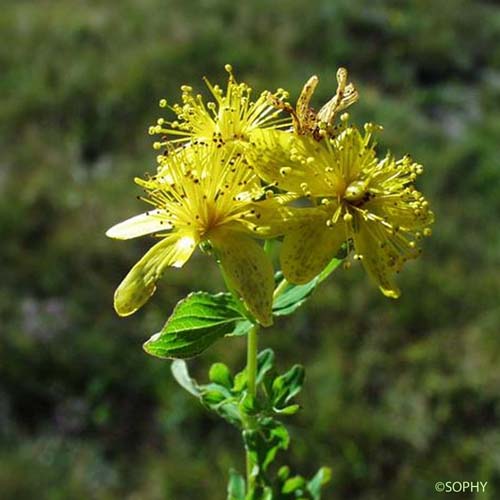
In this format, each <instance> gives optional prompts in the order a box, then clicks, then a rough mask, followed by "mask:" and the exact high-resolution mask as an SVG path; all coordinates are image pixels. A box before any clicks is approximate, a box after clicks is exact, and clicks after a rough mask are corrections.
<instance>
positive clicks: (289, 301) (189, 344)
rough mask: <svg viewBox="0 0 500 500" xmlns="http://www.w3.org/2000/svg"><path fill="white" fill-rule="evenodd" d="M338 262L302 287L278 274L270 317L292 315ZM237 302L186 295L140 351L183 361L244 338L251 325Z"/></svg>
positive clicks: (222, 295)
mask: <svg viewBox="0 0 500 500" xmlns="http://www.w3.org/2000/svg"><path fill="white" fill-rule="evenodd" d="M341 262H342V261H341V260H339V259H333V260H332V261H331V262H330V264H329V265H328V266H327V267H326V268H325V270H324V271H323V272H322V273H321V274H320V275H319V276H317V277H316V278H314V279H313V280H311V281H310V282H309V283H306V284H305V285H291V284H289V283H286V282H284V281H283V278H282V275H281V273H278V274H277V275H276V281H277V282H278V288H277V289H280V290H282V293H281V294H279V295H277V296H276V297H275V299H274V303H273V315H274V316H286V315H288V314H292V313H293V312H294V311H295V310H296V309H298V308H299V307H300V306H301V305H303V304H304V303H305V302H306V301H307V299H308V298H309V297H310V296H311V294H312V293H313V291H314V290H315V288H316V286H317V285H318V284H319V283H321V281H323V280H324V279H325V278H326V277H327V276H328V275H329V274H330V273H331V272H333V271H334V270H335V269H336V268H337V267H338V265H339V264H340V263H341ZM237 300H238V299H235V298H234V297H233V296H232V295H231V294H229V293H218V294H210V293H207V292H194V293H190V294H189V295H188V296H187V297H186V298H185V299H183V300H181V301H179V303H178V304H177V306H176V307H175V309H174V311H173V312H172V315H171V316H170V318H169V319H168V320H167V322H166V323H165V325H164V326H163V328H162V330H161V331H160V332H159V333H156V334H155V335H153V336H152V337H151V338H150V339H149V340H148V341H147V342H145V343H144V346H143V347H144V350H145V351H146V352H147V353H148V354H151V355H153V356H156V357H159V358H177V359H187V358H192V357H194V356H197V355H199V354H201V353H202V352H203V351H204V350H205V349H207V348H208V347H210V346H211V345H212V344H213V343H214V342H216V341H217V340H219V339H220V338H222V337H225V336H232V335H246V334H247V333H248V331H249V330H250V328H252V326H253V324H252V322H251V321H250V320H249V319H248V317H247V316H246V315H245V314H243V312H242V304H241V303H240V302H238V301H237Z"/></svg>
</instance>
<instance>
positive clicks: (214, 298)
mask: <svg viewBox="0 0 500 500" xmlns="http://www.w3.org/2000/svg"><path fill="white" fill-rule="evenodd" d="M242 319H245V318H243V317H242V315H241V313H240V312H239V311H238V309H237V307H236V306H235V304H234V300H233V298H232V297H231V295H230V294H228V293H219V294H217V295H211V294H209V293H206V292H195V293H191V294H189V295H188V296H187V297H186V298H185V299H183V300H181V301H180V302H179V303H178V304H177V306H176V307H175V309H174V311H173V313H172V315H171V316H170V318H169V319H168V320H167V322H166V323H165V326H164V327H163V329H162V331H161V332H160V333H157V334H156V335H153V336H152V337H151V338H150V339H149V340H148V341H147V342H145V343H144V346H143V347H144V350H145V351H146V352H147V353H148V354H151V355H153V356H157V357H159V358H190V357H193V356H197V355H198V354H200V353H201V352H203V351H204V350H205V349H207V348H208V347H210V346H211V345H212V344H213V343H214V342H215V341H217V340H218V339H220V338H221V337H224V336H225V335H229V334H231V333H233V332H234V330H235V328H236V327H237V325H238V323H239V322H241V321H242Z"/></svg>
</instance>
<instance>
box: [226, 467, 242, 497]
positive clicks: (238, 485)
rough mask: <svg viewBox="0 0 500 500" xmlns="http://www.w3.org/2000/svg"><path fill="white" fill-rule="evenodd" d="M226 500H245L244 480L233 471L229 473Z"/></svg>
mask: <svg viewBox="0 0 500 500" xmlns="http://www.w3.org/2000/svg"><path fill="white" fill-rule="evenodd" d="M227 500H245V480H244V479H243V477H242V476H241V475H240V474H238V473H237V472H236V471H235V470H233V469H231V470H230V471H229V483H228V485H227Z"/></svg>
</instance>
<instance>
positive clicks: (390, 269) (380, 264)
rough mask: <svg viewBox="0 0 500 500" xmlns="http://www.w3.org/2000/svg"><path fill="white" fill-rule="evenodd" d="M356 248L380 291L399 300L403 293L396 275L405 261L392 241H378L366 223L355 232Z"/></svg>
mask: <svg viewBox="0 0 500 500" xmlns="http://www.w3.org/2000/svg"><path fill="white" fill-rule="evenodd" d="M371 224H372V225H373V223H371ZM382 245H383V246H382ZM354 246H355V248H356V253H357V254H358V255H360V256H361V262H362V264H363V267H364V268H365V270H366V272H367V273H368V275H369V276H370V277H371V278H372V279H373V280H374V281H375V283H376V284H377V285H378V286H379V288H380V291H381V292H382V293H383V294H384V295H385V296H386V297H389V298H391V299H397V298H398V297H399V296H400V295H401V291H400V289H399V287H398V286H397V285H396V283H395V281H394V274H395V273H396V272H397V271H398V270H399V268H400V267H401V266H402V262H403V261H402V256H401V255H398V254H396V253H395V251H394V250H393V248H392V245H391V242H390V240H389V239H387V240H385V241H384V240H382V239H377V238H376V237H375V235H374V229H373V227H372V228H371V227H370V223H368V222H364V223H363V224H360V228H359V230H358V231H357V232H354ZM415 256H416V255H413V256H412V257H415Z"/></svg>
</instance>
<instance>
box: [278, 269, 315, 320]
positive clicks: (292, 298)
mask: <svg viewBox="0 0 500 500" xmlns="http://www.w3.org/2000/svg"><path fill="white" fill-rule="evenodd" d="M318 283H319V279H318V277H316V278H314V279H313V280H311V281H310V282H309V283H306V284H305V285H292V284H291V283H288V285H286V288H285V291H284V292H283V293H281V294H280V295H278V297H276V299H275V301H274V303H273V314H274V315H275V316H287V315H289V314H292V313H293V312H294V311H295V310H296V309H298V308H299V307H300V306H301V305H302V304H303V303H304V302H305V301H306V300H307V299H308V298H309V297H310V295H311V294H312V292H313V291H314V289H315V288H316V285H317V284H318Z"/></svg>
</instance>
